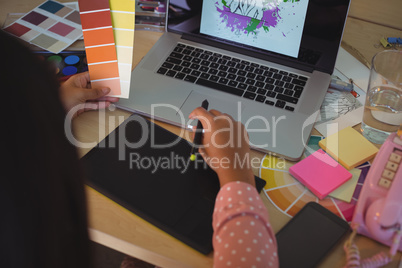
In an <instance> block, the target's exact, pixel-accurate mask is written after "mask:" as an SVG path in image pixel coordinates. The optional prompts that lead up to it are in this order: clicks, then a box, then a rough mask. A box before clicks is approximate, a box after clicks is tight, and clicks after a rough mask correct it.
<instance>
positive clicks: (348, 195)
mask: <svg viewBox="0 0 402 268" xmlns="http://www.w3.org/2000/svg"><path fill="white" fill-rule="evenodd" d="M349 172H350V173H352V178H351V179H350V180H348V181H347V182H345V183H344V184H342V185H341V186H339V187H338V188H336V189H335V190H334V191H332V192H331V193H330V194H329V196H330V197H333V198H336V199H339V200H342V201H345V202H347V203H350V201H352V197H353V193H354V192H355V189H356V185H357V182H358V181H359V177H360V174H361V173H362V171H361V169H357V168H354V169H352V170H350V171H349Z"/></svg>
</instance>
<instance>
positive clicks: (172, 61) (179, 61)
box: [166, 57, 181, 65]
mask: <svg viewBox="0 0 402 268" xmlns="http://www.w3.org/2000/svg"><path fill="white" fill-rule="evenodd" d="M166 61H167V62H170V63H174V64H179V65H180V63H181V60H179V59H176V58H173V57H168V58H167V59H166Z"/></svg>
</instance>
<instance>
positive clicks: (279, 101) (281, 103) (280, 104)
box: [275, 100, 286, 108]
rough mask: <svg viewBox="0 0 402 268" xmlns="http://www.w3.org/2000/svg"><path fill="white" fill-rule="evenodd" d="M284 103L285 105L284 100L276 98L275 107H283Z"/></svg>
mask: <svg viewBox="0 0 402 268" xmlns="http://www.w3.org/2000/svg"><path fill="white" fill-rule="evenodd" d="M285 105H286V102H284V101H281V100H277V101H276V103H275V107H278V108H284V107H285Z"/></svg>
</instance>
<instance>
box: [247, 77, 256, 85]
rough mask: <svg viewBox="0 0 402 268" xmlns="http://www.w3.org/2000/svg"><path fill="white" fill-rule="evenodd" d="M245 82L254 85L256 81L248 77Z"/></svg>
mask: <svg viewBox="0 0 402 268" xmlns="http://www.w3.org/2000/svg"><path fill="white" fill-rule="evenodd" d="M245 83H246V84H247V85H254V83H255V81H254V80H253V79H250V78H247V79H246V81H245Z"/></svg>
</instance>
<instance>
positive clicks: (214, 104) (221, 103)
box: [180, 90, 244, 126]
mask: <svg viewBox="0 0 402 268" xmlns="http://www.w3.org/2000/svg"><path fill="white" fill-rule="evenodd" d="M204 100H208V102H209V107H208V110H212V109H214V110H218V111H220V112H222V113H225V114H228V115H230V116H232V117H233V118H234V119H235V120H238V118H240V115H241V113H242V112H243V110H244V104H243V103H241V102H240V101H237V102H236V101H235V100H234V98H228V99H224V98H221V97H217V96H213V95H207V94H202V93H199V92H196V91H194V90H193V91H191V93H190V95H189V96H188V97H187V99H186V100H185V101H184V102H183V104H182V105H181V108H180V110H181V111H182V113H183V115H184V117H185V118H188V115H189V114H190V113H191V112H192V111H193V110H194V109H195V108H197V107H200V106H201V103H202V102H203V101H204ZM190 123H191V125H194V126H195V125H196V123H197V122H196V120H194V122H190Z"/></svg>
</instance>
